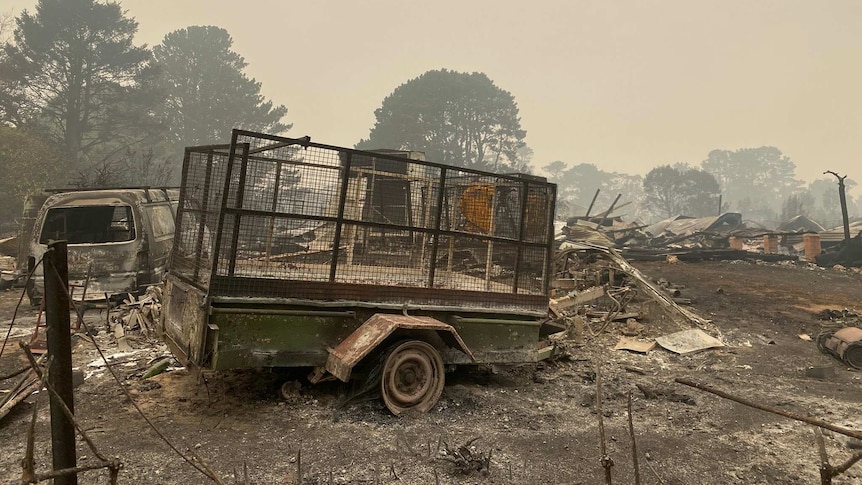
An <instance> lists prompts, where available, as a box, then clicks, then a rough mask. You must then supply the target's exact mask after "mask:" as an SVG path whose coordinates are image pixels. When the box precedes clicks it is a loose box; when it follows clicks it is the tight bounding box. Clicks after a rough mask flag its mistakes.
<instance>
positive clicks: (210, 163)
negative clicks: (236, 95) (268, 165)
mask: <svg viewBox="0 0 862 485" xmlns="http://www.w3.org/2000/svg"><path fill="white" fill-rule="evenodd" d="M229 148H230V145H220V146H211V147H195V148H188V149H186V153H185V159H184V163H183V180H182V186H181V190H180V204H179V207H178V209H177V224H176V232H175V236H174V247H173V251H172V252H171V272H172V273H173V274H176V275H178V276H181V277H183V278H185V279H186V280H187V281H189V282H191V283H193V284H195V285H197V286H200V287H206V286H207V285H208V283H209V279H210V275H211V273H212V268H213V243H214V239H213V238H214V236H215V234H216V227H217V225H218V220H219V212H220V210H221V205H222V190H223V187H224V180H225V174H226V173H227V168H228V158H229V152H228V150H229Z"/></svg>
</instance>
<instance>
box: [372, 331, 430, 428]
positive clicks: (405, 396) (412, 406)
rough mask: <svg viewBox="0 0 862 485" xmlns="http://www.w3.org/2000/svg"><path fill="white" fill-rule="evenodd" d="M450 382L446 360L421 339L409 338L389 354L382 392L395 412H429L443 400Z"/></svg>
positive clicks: (384, 367) (382, 381) (389, 406)
mask: <svg viewBox="0 0 862 485" xmlns="http://www.w3.org/2000/svg"><path fill="white" fill-rule="evenodd" d="M445 382H446V376H445V368H444V366H443V359H442V358H441V357H440V353H439V352H437V349H435V348H434V347H432V346H431V345H429V344H427V343H425V342H423V341H421V340H407V341H404V342H400V343H398V344H396V345H395V346H394V347H392V348H391V349H390V350H389V351H388V352H387V354H386V359H385V362H384V364H383V374H382V377H381V381H380V393H381V394H382V395H383V402H384V403H385V404H386V407H387V408H389V410H390V411H392V414H401V413H402V412H404V411H408V410H416V411H419V412H423V413H424V412H428V410H430V409H431V408H432V407H434V405H435V404H436V403H437V400H438V399H440V395H441V394H442V393H443V385H444V384H445Z"/></svg>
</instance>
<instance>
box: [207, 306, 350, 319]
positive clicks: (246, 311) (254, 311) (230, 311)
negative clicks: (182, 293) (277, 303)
mask: <svg viewBox="0 0 862 485" xmlns="http://www.w3.org/2000/svg"><path fill="white" fill-rule="evenodd" d="M212 313H213V314H216V313H223V314H226V315H284V316H291V317H347V318H352V317H355V316H356V312H351V311H344V312H334V311H330V312H327V311H315V310H278V309H266V308H218V307H213V308H212Z"/></svg>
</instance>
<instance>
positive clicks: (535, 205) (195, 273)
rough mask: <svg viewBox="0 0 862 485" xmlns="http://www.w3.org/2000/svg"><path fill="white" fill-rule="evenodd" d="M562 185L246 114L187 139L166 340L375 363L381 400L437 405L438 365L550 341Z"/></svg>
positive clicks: (200, 355) (240, 360)
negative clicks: (268, 128) (334, 140)
mask: <svg viewBox="0 0 862 485" xmlns="http://www.w3.org/2000/svg"><path fill="white" fill-rule="evenodd" d="M399 155H401V156H399ZM555 190H556V187H555V186H554V185H553V184H549V183H547V182H546V181H545V180H544V179H541V178H537V177H531V176H524V175H499V174H490V173H485V172H479V171H474V170H466V169H461V168H456V167H451V166H448V165H442V164H436V163H432V162H427V161H424V160H423V157H422V156H421V154H418V153H416V152H404V153H398V152H391V151H387V152H380V153H378V152H368V151H359V150H353V149H348V148H340V147H334V146H331V145H323V144H318V143H313V142H311V141H310V139H308V138H300V139H291V138H284V137H278V136H273V135H266V134H261V133H252V132H247V131H240V130H234V131H233V135H232V139H231V143H230V145H213V146H208V147H194V148H188V149H186V154H185V161H184V164H183V182H182V189H181V192H180V205H179V209H178V212H177V221H176V227H177V232H176V238H175V240H174V248H173V251H172V260H171V263H170V274H169V277H168V281H167V287H166V291H165V301H164V309H163V312H162V315H163V321H162V330H163V333H164V336H165V341H166V342H167V343H168V345H169V346H170V348H171V349H172V351H173V352H174V353H175V354H176V355H177V357H178V358H179V359H180V360H182V361H183V362H184V363H186V364H189V365H196V366H199V367H201V368H206V369H214V370H220V369H232V368H243V367H260V366H265V367H305V366H307V367H312V368H316V369H317V371H316V372H315V373H314V374H313V376H315V377H314V379H320V378H323V376H324V375H325V374H327V373H328V375H332V376H335V377H336V378H339V379H341V380H345V381H346V380H347V379H350V378H351V377H352V376H353V375H354V370H355V369H364V368H366V367H368V366H370V365H371V364H372V363H375V362H377V363H381V365H382V377H381V379H382V383H381V389H382V390H383V394H384V401H385V402H386V404H387V406H388V407H389V408H390V409H391V410H393V412H400V411H402V410H405V409H420V410H422V409H426V408H428V407H429V403H430V404H431V405H433V402H434V401H436V397H435V395H436V396H438V397H439V393H438V391H441V390H442V383H443V380H444V377H443V373H444V369H443V367H442V366H443V365H451V364H466V363H521V362H535V361H537V360H538V359H540V358H542V357H543V356H545V355H547V349H546V348H545V345H544V344H543V339H544V338H545V337H546V336H547V335H548V334H549V333H550V332H551V331H552V330H553V329H552V328H551V327H549V326H546V325H544V324H543V321H544V319H545V317H546V316H547V308H548V300H547V293H548V287H549V282H550V273H551V262H552V244H553V221H552V218H553V211H552V208H553V207H554V198H555ZM360 374H361V372H360ZM387 379H388V380H387Z"/></svg>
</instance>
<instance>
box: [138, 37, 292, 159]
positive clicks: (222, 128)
mask: <svg viewBox="0 0 862 485" xmlns="http://www.w3.org/2000/svg"><path fill="white" fill-rule="evenodd" d="M232 46H233V39H232V38H231V36H230V34H228V32H227V31H226V30H225V29H222V28H220V27H215V26H191V27H186V28H184V29H180V30H176V31H174V32H171V33H169V34H168V35H166V36H165V38H164V40H162V43H161V44H159V45H157V46H155V47H154V48H153V56H154V58H155V61H156V65H157V66H158V67H159V68H160V78H159V81H158V86H159V88H160V90H161V92H162V93H164V95H165V102H164V105H163V106H162V107H161V109H160V110H159V118H160V119H161V120H162V121H163V123H164V124H165V125H166V127H167V130H168V135H169V138H170V142H171V143H172V144H174V145H177V146H190V145H202V144H209V143H213V142H214V141H220V140H223V139H224V137H225V134H226V133H227V132H228V131H229V130H230V129H232V128H244V129H249V130H256V131H265V132H269V133H275V134H278V133H283V132H285V131H287V130H289V129H290V127H291V125H290V124H285V123H283V122H282V118H284V116H285V115H286V114H287V108H285V107H284V106H283V105H279V106H273V103H272V101H267V100H266V99H265V98H264V97H263V96H262V95H261V94H260V87H261V84H260V83H259V82H258V81H256V80H255V79H254V78H249V77H248V76H246V75H245V73H244V72H243V69H245V68H246V66H248V63H247V62H245V59H244V58H243V57H242V56H241V55H239V54H237V53H236V52H234V51H233V50H232Z"/></svg>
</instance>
